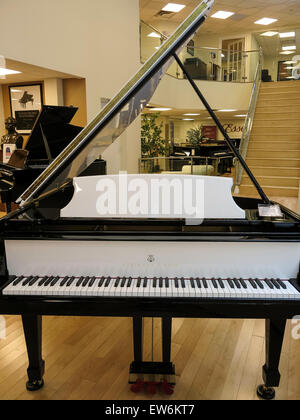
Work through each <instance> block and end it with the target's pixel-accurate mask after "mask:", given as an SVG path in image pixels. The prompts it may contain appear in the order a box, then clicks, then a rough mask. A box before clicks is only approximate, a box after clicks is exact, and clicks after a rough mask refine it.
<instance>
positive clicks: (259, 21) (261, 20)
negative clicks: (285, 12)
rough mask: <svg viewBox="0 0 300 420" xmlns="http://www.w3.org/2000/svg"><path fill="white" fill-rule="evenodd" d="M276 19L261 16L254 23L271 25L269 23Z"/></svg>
mask: <svg viewBox="0 0 300 420" xmlns="http://www.w3.org/2000/svg"><path fill="white" fill-rule="evenodd" d="M277 21H278V19H272V18H262V19H260V20H257V21H256V22H254V23H255V24H256V25H266V26H267V25H271V23H274V22H277Z"/></svg>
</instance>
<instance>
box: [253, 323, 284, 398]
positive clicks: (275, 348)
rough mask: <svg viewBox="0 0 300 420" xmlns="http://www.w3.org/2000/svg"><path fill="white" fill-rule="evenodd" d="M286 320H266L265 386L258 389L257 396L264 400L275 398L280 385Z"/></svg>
mask: <svg viewBox="0 0 300 420" xmlns="http://www.w3.org/2000/svg"><path fill="white" fill-rule="evenodd" d="M285 326H286V319H280V320H278V319H267V320H266V364H265V365H264V366H263V380H264V385H260V386H259V387H258V388H257V395H258V396H259V397H260V398H263V399H264V400H272V399H274V398H275V390H274V389H273V387H278V386H279V383H280V373H279V362H280V356H281V349H282V344H283V339H284V332H285Z"/></svg>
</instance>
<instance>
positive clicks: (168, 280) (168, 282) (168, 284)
mask: <svg viewBox="0 0 300 420" xmlns="http://www.w3.org/2000/svg"><path fill="white" fill-rule="evenodd" d="M166 288H167V289H169V288H170V279H169V277H166Z"/></svg>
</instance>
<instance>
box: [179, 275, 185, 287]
mask: <svg viewBox="0 0 300 420" xmlns="http://www.w3.org/2000/svg"><path fill="white" fill-rule="evenodd" d="M180 282H181V287H182V289H185V281H184V278H183V277H182V278H181V279H180Z"/></svg>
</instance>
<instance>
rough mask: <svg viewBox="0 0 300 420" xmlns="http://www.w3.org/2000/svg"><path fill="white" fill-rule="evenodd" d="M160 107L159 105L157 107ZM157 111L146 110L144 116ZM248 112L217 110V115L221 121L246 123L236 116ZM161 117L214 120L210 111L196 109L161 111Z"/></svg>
mask: <svg viewBox="0 0 300 420" xmlns="http://www.w3.org/2000/svg"><path fill="white" fill-rule="evenodd" d="M150 106H155V105H153V104H150ZM157 106H159V105H157ZM156 112H157V111H151V108H146V109H145V110H144V112H143V113H144V114H148V113H151V114H152V113H153V114H154V113H156ZM247 112H248V111H247V110H235V111H233V112H220V111H218V110H215V113H216V115H217V116H218V118H219V119H220V120H221V121H228V120H236V119H241V120H242V121H244V119H245V117H236V115H245V114H247ZM184 114H200V115H197V116H187V115H184ZM160 115H161V116H162V117H169V118H170V119H171V120H172V119H174V120H183V119H186V118H190V119H191V120H194V121H195V122H197V121H203V120H205V119H207V120H212V119H211V117H210V116H209V113H208V111H206V110H203V109H201V110H199V111H197V110H195V109H171V110H170V111H161V112H160ZM208 122H209V121H208Z"/></svg>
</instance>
